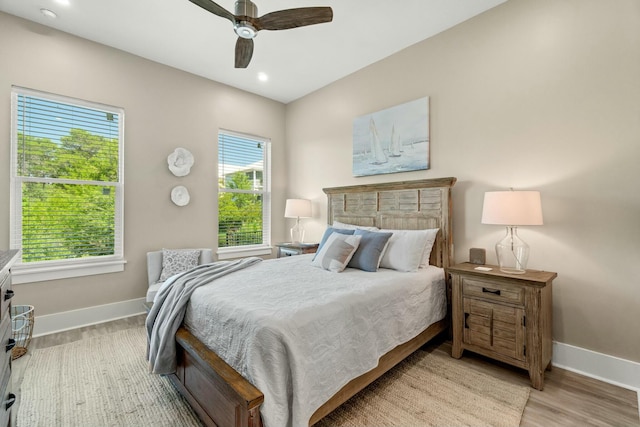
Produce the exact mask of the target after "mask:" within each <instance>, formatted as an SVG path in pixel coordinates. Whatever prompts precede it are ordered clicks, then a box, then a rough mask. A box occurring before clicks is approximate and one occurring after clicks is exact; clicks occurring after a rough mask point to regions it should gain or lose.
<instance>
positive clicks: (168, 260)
mask: <svg viewBox="0 0 640 427" xmlns="http://www.w3.org/2000/svg"><path fill="white" fill-rule="evenodd" d="M199 259H200V250H199V249H162V272H161V273H160V281H161V282H164V281H165V280H167V279H168V278H169V277H171V276H174V275H176V274H178V273H182V272H183V271H187V270H190V269H192V268H193V267H197V266H198V260H199Z"/></svg>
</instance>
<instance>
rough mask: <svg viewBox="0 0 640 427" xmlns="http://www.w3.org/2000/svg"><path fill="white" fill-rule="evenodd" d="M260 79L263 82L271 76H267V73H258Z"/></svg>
mask: <svg viewBox="0 0 640 427" xmlns="http://www.w3.org/2000/svg"><path fill="white" fill-rule="evenodd" d="M258 80H260V81H261V82H266V81H267V80H269V76H267V73H262V72H260V73H258Z"/></svg>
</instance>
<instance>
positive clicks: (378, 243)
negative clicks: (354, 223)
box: [347, 229, 393, 272]
mask: <svg viewBox="0 0 640 427" xmlns="http://www.w3.org/2000/svg"><path fill="white" fill-rule="evenodd" d="M354 236H362V239H360V245H359V246H358V250H357V251H356V253H355V254H353V257H351V261H349V264H348V265H347V267H351V268H358V269H360V270H363V271H374V272H375V271H378V267H379V266H380V260H382V255H383V254H384V250H385V248H386V247H387V243H388V242H389V239H390V238H391V236H393V233H383V232H376V231H367V230H362V229H358V230H355V233H354Z"/></svg>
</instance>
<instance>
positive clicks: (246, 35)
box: [233, 21, 258, 39]
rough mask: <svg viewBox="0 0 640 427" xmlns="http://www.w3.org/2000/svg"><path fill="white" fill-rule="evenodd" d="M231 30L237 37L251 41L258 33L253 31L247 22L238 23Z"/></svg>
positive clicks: (252, 27)
mask: <svg viewBox="0 0 640 427" xmlns="http://www.w3.org/2000/svg"><path fill="white" fill-rule="evenodd" d="M233 29H234V30H235V32H236V34H237V35H238V37H242V38H243V39H252V38H254V37H255V36H256V35H257V34H258V31H257V30H256V29H255V27H254V26H253V25H251V24H250V23H248V22H247V21H240V22H238V23H237V24H236V25H234V26H233Z"/></svg>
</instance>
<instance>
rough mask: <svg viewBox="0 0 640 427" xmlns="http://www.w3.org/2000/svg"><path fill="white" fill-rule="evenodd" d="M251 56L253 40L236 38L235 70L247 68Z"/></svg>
mask: <svg viewBox="0 0 640 427" xmlns="http://www.w3.org/2000/svg"><path fill="white" fill-rule="evenodd" d="M252 56H253V39H243V38H242V37H238V41H237V42H236V68H247V65H249V62H251V57H252Z"/></svg>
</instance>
